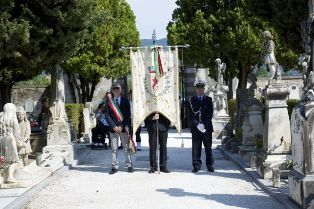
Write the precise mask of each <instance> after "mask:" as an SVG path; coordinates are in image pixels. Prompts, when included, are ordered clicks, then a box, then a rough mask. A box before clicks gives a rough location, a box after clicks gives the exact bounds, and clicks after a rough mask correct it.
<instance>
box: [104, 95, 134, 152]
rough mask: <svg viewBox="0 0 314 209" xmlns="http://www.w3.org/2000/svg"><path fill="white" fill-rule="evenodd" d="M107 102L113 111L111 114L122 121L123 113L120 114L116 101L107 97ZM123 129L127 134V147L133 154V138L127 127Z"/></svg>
mask: <svg viewBox="0 0 314 209" xmlns="http://www.w3.org/2000/svg"><path fill="white" fill-rule="evenodd" d="M107 104H108V107H109V109H110V110H111V111H112V112H113V114H114V116H115V117H116V119H117V120H118V121H119V122H122V121H123V115H122V113H121V111H120V108H119V106H118V105H117V103H116V102H115V101H114V100H113V99H107ZM124 131H125V132H126V134H127V135H128V139H129V143H128V148H129V151H130V153H131V154H134V153H135V152H136V146H135V143H134V140H133V138H132V136H130V133H129V129H128V128H127V127H125V128H124Z"/></svg>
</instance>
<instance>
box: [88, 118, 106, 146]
mask: <svg viewBox="0 0 314 209" xmlns="http://www.w3.org/2000/svg"><path fill="white" fill-rule="evenodd" d="M99 135H100V138H99ZM106 136H107V137H108V138H109V126H105V125H104V124H103V123H101V122H97V124H96V127H95V128H93V129H92V141H93V143H103V144H104V143H105V139H106Z"/></svg>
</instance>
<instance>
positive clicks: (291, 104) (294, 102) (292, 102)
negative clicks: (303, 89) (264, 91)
mask: <svg viewBox="0 0 314 209" xmlns="http://www.w3.org/2000/svg"><path fill="white" fill-rule="evenodd" d="M299 102H300V100H297V99H289V100H288V101H287V105H288V114H289V118H291V114H292V110H293V108H294V107H295V106H296V105H297V104H298V103H299Z"/></svg>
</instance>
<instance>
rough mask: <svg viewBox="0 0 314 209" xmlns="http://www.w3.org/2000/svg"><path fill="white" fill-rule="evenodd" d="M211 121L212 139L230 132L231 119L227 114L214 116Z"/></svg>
mask: <svg viewBox="0 0 314 209" xmlns="http://www.w3.org/2000/svg"><path fill="white" fill-rule="evenodd" d="M212 123H213V128H214V132H213V139H221V138H222V137H223V136H228V135H229V134H230V127H231V121H230V117H229V116H214V118H213V119H212Z"/></svg>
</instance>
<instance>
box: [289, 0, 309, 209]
mask: <svg viewBox="0 0 314 209" xmlns="http://www.w3.org/2000/svg"><path fill="white" fill-rule="evenodd" d="M308 5H309V14H310V15H309V18H308V20H307V21H305V22H304V23H303V24H302V38H303V46H304V48H305V53H306V54H305V55H306V56H304V57H303V59H302V61H301V63H300V64H301V66H302V67H303V73H304V74H305V77H304V91H305V93H304V95H303V96H302V98H301V102H300V104H299V106H298V107H295V108H294V109H293V112H292V115H291V136H292V162H293V169H292V170H291V172H290V173H289V177H288V179H289V196H290V197H291V198H292V199H293V200H294V201H296V202H297V203H298V204H299V205H300V206H301V207H302V208H314V79H313V78H314V71H313V70H314V69H313V57H314V56H313V54H314V45H313V35H312V34H313V32H312V30H313V28H314V27H313V24H314V11H313V7H314V0H309V4H308Z"/></svg>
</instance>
